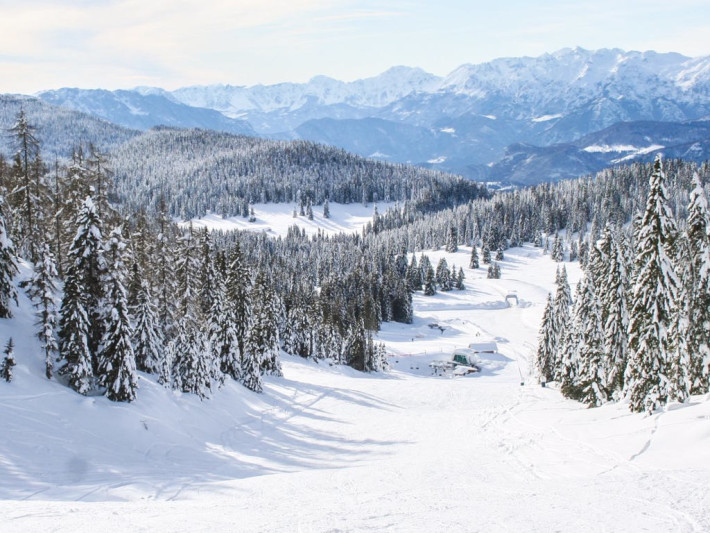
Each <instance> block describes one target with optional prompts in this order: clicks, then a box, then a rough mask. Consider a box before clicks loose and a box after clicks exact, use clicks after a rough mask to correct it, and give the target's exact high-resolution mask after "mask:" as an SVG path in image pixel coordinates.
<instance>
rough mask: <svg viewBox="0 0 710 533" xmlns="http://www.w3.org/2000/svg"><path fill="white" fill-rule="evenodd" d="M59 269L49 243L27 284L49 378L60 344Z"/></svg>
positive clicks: (43, 248)
mask: <svg viewBox="0 0 710 533" xmlns="http://www.w3.org/2000/svg"><path fill="white" fill-rule="evenodd" d="M56 278H57V269H56V266H55V263H54V254H52V251H51V249H50V248H49V245H48V244H45V245H44V246H43V247H42V250H41V252H40V254H39V260H38V261H37V263H35V265H34V271H33V274H32V279H31V280H30V282H29V284H28V286H27V294H28V296H29V297H30V298H31V299H32V302H33V305H34V307H35V309H36V310H37V311H36V314H37V324H36V325H37V326H38V328H39V331H38V332H37V337H38V338H39V340H40V342H41V343H42V350H43V351H44V367H45V375H46V376H47V379H51V378H52V370H53V369H54V358H55V357H56V354H57V351H58V349H59V346H58V344H57V338H56V329H57V306H56V301H55V298H56V292H57V288H56V283H55V280H56Z"/></svg>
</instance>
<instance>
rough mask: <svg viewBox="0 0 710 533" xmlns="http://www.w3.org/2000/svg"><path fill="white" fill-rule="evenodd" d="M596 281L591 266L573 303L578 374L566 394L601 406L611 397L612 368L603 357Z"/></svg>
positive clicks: (591, 404) (565, 391) (585, 273)
mask: <svg viewBox="0 0 710 533" xmlns="http://www.w3.org/2000/svg"><path fill="white" fill-rule="evenodd" d="M596 287H597V280H596V279H595V274H594V271H593V270H592V268H587V270H586V271H585V272H584V275H583V277H582V280H581V281H580V284H579V298H578V299H577V301H576V302H575V306H574V314H573V316H574V321H573V325H572V327H573V328H574V329H575V330H576V331H577V332H578V333H577V338H578V339H579V343H578V345H577V348H576V354H577V357H578V367H577V371H578V374H577V375H576V376H574V378H573V382H572V383H570V387H569V388H568V389H567V390H565V389H564V388H563V389H562V390H563V392H564V393H565V394H567V395H568V396H570V397H576V398H577V399H579V400H580V401H582V402H583V403H586V404H587V405H590V406H599V405H601V404H603V403H604V402H606V401H607V400H608V398H609V390H610V389H611V387H612V382H611V378H612V376H613V369H612V368H610V365H608V362H609V360H608V358H605V357H604V352H603V348H604V339H603V331H602V318H601V302H600V301H599V296H598V293H597V290H596Z"/></svg>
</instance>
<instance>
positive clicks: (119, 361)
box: [98, 227, 138, 402]
mask: <svg viewBox="0 0 710 533" xmlns="http://www.w3.org/2000/svg"><path fill="white" fill-rule="evenodd" d="M126 256H127V251H126V243H125V242H124V240H123V235H122V228H121V227H118V228H115V229H114V230H113V231H112V232H111V234H110V235H109V238H108V241H107V243H106V252H105V257H106V259H107V270H106V282H107V283H106V285H107V295H106V304H105V305H106V307H105V318H104V322H105V326H104V335H103V339H102V340H101V344H100V349H99V354H98V361H99V364H98V383H99V385H100V386H102V387H104V388H105V389H106V393H105V394H106V397H107V398H108V399H109V400H111V401H114V402H132V401H133V400H135V399H136V389H137V388H138V376H137V374H136V359H135V354H134V352H133V346H132V344H131V335H132V333H133V328H132V326H131V320H130V317H129V314H128V298H127V296H126V288H125V286H124V282H125V279H126V264H125V263H126Z"/></svg>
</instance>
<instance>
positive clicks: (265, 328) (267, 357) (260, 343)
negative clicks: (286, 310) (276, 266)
mask: <svg viewBox="0 0 710 533" xmlns="http://www.w3.org/2000/svg"><path fill="white" fill-rule="evenodd" d="M275 298H276V296H275V295H274V294H273V293H272V291H271V288H270V286H269V282H268V280H267V278H266V276H265V275H264V273H263V272H259V273H258V274H257V275H256V279H255V280H254V285H253V287H252V289H251V297H250V301H251V304H252V309H251V317H250V323H249V335H248V338H247V348H246V352H247V355H246V356H245V357H253V358H254V359H256V360H258V361H260V367H261V371H262V373H264V374H268V375H272V376H282V375H283V372H282V371H281V361H280V358H279V335H278V327H277V324H276V318H277V314H276V305H275Z"/></svg>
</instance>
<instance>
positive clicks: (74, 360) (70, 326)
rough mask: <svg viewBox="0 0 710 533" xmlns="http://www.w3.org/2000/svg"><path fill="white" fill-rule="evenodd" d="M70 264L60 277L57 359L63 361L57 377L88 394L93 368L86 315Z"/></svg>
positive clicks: (74, 272)
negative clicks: (65, 379) (60, 293)
mask: <svg viewBox="0 0 710 533" xmlns="http://www.w3.org/2000/svg"><path fill="white" fill-rule="evenodd" d="M76 270H77V268H76V265H75V264H73V263H72V264H71V265H70V268H69V270H68V271H67V273H66V276H65V278H64V296H63V298H62V305H61V307H60V310H59V356H60V360H62V361H64V366H63V367H62V368H61V369H60V371H59V372H60V374H62V375H65V374H66V375H67V376H68V379H69V386H70V387H71V388H72V389H74V390H75V391H76V392H78V393H79V394H88V393H89V391H91V390H92V388H93V385H94V366H93V363H92V354H91V350H90V349H89V326H90V324H89V316H88V314H87V312H86V308H85V307H84V298H82V295H83V293H84V288H83V286H82V285H81V282H80V280H79V277H78V275H77V273H76Z"/></svg>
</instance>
